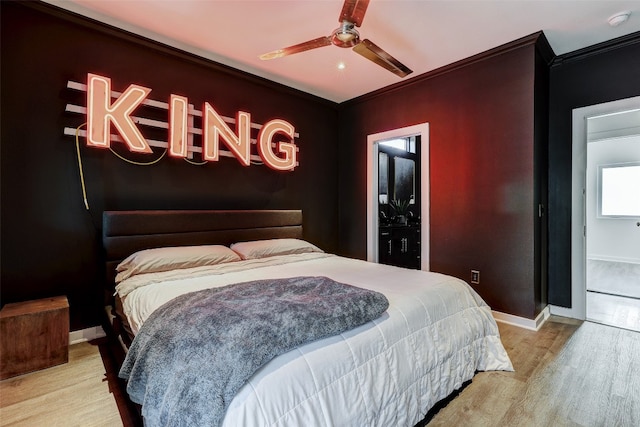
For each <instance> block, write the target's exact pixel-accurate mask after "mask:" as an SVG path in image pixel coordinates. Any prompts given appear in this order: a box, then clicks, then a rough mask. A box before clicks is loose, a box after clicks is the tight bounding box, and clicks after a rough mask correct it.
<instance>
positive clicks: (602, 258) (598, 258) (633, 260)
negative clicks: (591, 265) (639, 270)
mask: <svg viewBox="0 0 640 427" xmlns="http://www.w3.org/2000/svg"><path fill="white" fill-rule="evenodd" d="M587 259H588V260H589V259H590V260H594V261H610V262H624V263H627V264H640V258H630V257H619V256H609V255H597V254H596V255H587Z"/></svg>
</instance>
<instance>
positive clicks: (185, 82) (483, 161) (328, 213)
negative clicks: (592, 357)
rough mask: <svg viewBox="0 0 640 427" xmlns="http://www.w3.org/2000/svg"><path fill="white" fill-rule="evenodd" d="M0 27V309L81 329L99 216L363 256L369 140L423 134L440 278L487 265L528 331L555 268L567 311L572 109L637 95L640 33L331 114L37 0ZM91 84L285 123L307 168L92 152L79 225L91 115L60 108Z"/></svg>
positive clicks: (8, 9) (442, 79)
mask: <svg viewBox="0 0 640 427" xmlns="http://www.w3.org/2000/svg"><path fill="white" fill-rule="evenodd" d="M0 19H1V22H0V24H1V25H0V32H1V33H0V37H1V38H0V48H1V53H2V61H1V64H0V67H1V68H0V71H1V76H0V79H1V80H0V84H1V89H2V94H1V104H0V107H1V112H2V114H1V131H0V132H1V133H0V137H1V140H0V149H1V151H0V154H1V158H0V162H1V163H0V167H1V169H0V173H1V182H0V185H1V195H2V200H1V212H0V213H1V218H0V220H1V229H0V232H1V247H0V251H1V253H0V256H1V275H2V277H1V280H2V282H1V284H0V290H1V294H0V299H1V303H2V304H5V303H7V302H13V301H21V300H28V299H35V298H41V297H48V296H54V295H67V296H68V297H69V300H70V306H71V328H72V329H74V330H76V329H80V328H84V327H89V326H93V325H96V324H98V323H99V322H100V320H101V312H102V308H101V306H102V301H103V287H102V277H103V271H102V259H103V257H102V249H101V242H100V233H101V230H100V227H101V215H102V211H103V210H106V209H112V210H118V209H266V208H272V209H287V208H295V209H302V210H303V212H304V230H305V237H306V238H307V239H308V240H310V241H312V242H313V243H315V244H317V245H318V246H320V247H321V248H323V249H325V250H327V251H330V252H337V253H339V254H342V255H347V256H353V257H356V258H365V257H366V218H365V217H366V200H365V197H366V180H367V177H366V164H365V163H366V150H367V147H366V136H367V135H368V134H372V133H377V132H382V131H387V130H390V129H395V128H399V127H405V126H409V125H414V124H417V123H422V122H429V124H430V135H429V139H430V162H431V164H430V169H431V177H430V178H431V200H430V202H431V241H430V246H431V267H432V269H433V270H435V271H440V272H443V273H447V274H452V275H454V276H458V277H461V278H463V279H465V280H468V279H469V277H468V276H469V273H470V270H471V269H472V268H473V269H479V270H480V271H481V284H480V286H478V287H477V288H476V289H477V290H478V291H479V293H480V294H481V295H482V296H483V297H484V298H485V299H486V300H487V302H488V303H489V304H490V305H491V306H492V307H493V308H494V309H496V310H499V311H504V312H507V313H510V314H515V315H519V316H523V317H527V318H533V317H534V316H535V315H536V314H537V313H539V312H540V310H541V309H542V307H543V306H544V305H545V304H546V302H547V285H546V279H547V274H546V269H547V265H548V302H550V303H552V304H556V305H561V306H569V305H570V301H571V271H570V247H571V242H570V223H571V182H570V177H571V110H572V109H573V108H577V107H583V106H586V105H591V104H596V103H601V102H607V101H611V100H616V99H621V98H626V97H630V96H637V95H640V79H639V78H638V76H640V33H636V34H634V35H631V36H627V37H625V38H623V39H620V40H616V41H613V42H610V43H607V44H606V45H601V46H594V47H592V48H589V49H586V50H583V51H579V52H575V53H572V54H568V55H563V56H562V57H559V58H557V59H556V60H555V61H554V62H553V65H552V66H551V67H550V68H549V66H548V60H549V55H550V52H549V51H548V47H547V46H546V42H545V40H544V37H543V36H541V35H540V34H536V35H532V36H531V37H527V38H524V39H521V40H517V41H515V42H513V43H509V44H508V45H505V46H501V47H499V48H496V49H493V50H491V51H489V52H486V53H484V54H481V55H478V56H476V57H473V58H469V59H467V60H464V61H461V62H460V63H456V64H452V65H451V66H447V67H444V68H443V69H440V70H436V71H435V72H431V73H427V74H426V75H422V76H416V77H413V78H411V79H407V80H403V81H401V82H400V83H399V84H397V85H393V86H390V87H388V88H385V89H383V90H381V91H377V92H374V93H372V94H368V95H365V96H363V97H360V98H357V99H354V100H351V101H348V102H346V103H343V104H341V105H337V104H335V103H332V102H329V101H326V100H323V99H320V98H317V97H314V96H312V95H309V94H306V93H303V92H300V91H296V90H293V89H291V88H287V87H285V86H282V85H279V84H277V83H274V82H271V81H268V80H265V79H261V78H258V77H255V76H252V75H249V74H246V73H243V72H240V71H238V70H234V69H231V68H228V67H225V66H222V65H220V64H217V63H214V62H211V61H208V60H205V59H202V58H198V57H196V56H194V55H191V54H187V53H184V52H182V51H179V50H177V49H173V48H169V47H167V46H164V45H161V44H159V43H155V42H152V41H149V40H147V39H144V38H142V37H139V36H135V35H133V34H129V33H126V32H124V31H121V30H117V29H113V28H111V27H108V26H107V25H104V24H102V23H99V22H95V21H92V20H90V19H87V18H84V17H79V16H76V15H74V14H72V13H69V12H66V11H62V10H60V9H58V8H56V7H53V6H50V5H47V4H44V3H40V2H7V1H2V2H0ZM89 72H92V73H97V74H102V75H105V76H109V77H111V78H112V84H113V89H114V90H120V91H121V90H124V89H125V88H126V87H127V86H128V85H129V84H131V83H137V84H141V85H143V86H146V87H149V88H151V89H152V92H151V94H150V98H152V99H160V100H162V99H164V100H168V97H169V95H170V94H171V93H176V94H180V95H185V96H188V97H189V100H190V101H191V102H192V103H194V104H195V105H196V106H198V108H200V107H201V105H202V104H203V103H204V102H205V101H208V102H210V103H211V104H212V105H213V106H214V107H215V108H216V110H217V111H218V112H219V113H220V114H222V115H226V116H233V115H235V113H236V112H237V111H239V110H243V111H248V112H250V113H251V114H252V121H254V122H257V123H264V122H266V121H268V120H270V119H272V118H275V117H281V118H284V119H286V120H288V121H289V122H290V123H292V124H293V125H294V126H295V127H296V131H297V132H299V133H300V137H299V138H298V139H297V141H296V142H297V143H298V145H299V149H300V151H299V162H300V166H299V167H298V168H297V169H296V170H295V171H293V172H285V173H282V172H276V171H273V170H271V169H268V168H267V167H265V166H250V167H243V166H241V165H240V164H239V163H238V162H237V161H236V160H235V159H228V158H223V159H221V160H220V162H218V163H216V164H209V165H207V166H201V167H198V166H193V165H189V164H187V163H186V162H184V161H183V160H178V159H172V158H165V159H162V160H161V161H160V162H159V163H157V164H156V165H154V166H148V167H141V166H133V165H130V164H127V163H124V162H122V161H120V160H119V159H117V158H116V157H115V156H113V155H112V154H111V153H110V152H108V151H105V150H97V149H91V148H87V147H85V146H84V144H82V146H81V152H82V158H83V162H84V167H85V178H86V183H87V190H88V199H89V204H90V206H91V209H90V211H89V212H87V211H86V210H85V209H84V205H83V202H82V198H81V186H80V179H79V174H78V168H77V162H76V156H75V143H74V139H73V138H72V137H69V136H65V135H63V129H64V127H76V126H78V125H80V124H81V123H82V122H83V120H84V118H83V117H82V116H81V115H77V114H71V113H66V112H65V105H66V104H68V103H74V104H79V105H84V99H83V96H84V95H83V94H82V93H79V92H75V91H72V90H69V89H67V88H66V84H67V81H68V80H75V81H79V82H84V81H86V75H87V73H89ZM161 119H162V117H161ZM159 138H161V137H159ZM547 138H548V144H547ZM123 153H124V154H127V152H126V151H123ZM156 154H157V155H159V154H160V150H156ZM136 159H137V160H148V157H143V156H138V157H136ZM547 198H548V205H547ZM540 203H541V204H543V205H547V209H546V213H547V215H546V216H545V217H544V218H543V219H540V218H538V217H537V205H538V204H540ZM547 222H548V227H549V229H548V232H547V231H546V227H547ZM547 248H548V251H549V252H548V257H547V255H546V251H547Z"/></svg>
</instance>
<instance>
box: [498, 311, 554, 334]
mask: <svg viewBox="0 0 640 427" xmlns="http://www.w3.org/2000/svg"><path fill="white" fill-rule="evenodd" d="M491 314H492V315H493V318H494V319H495V320H496V322H500V323H506V324H509V325H513V326H517V327H519V328H524V329H529V330H531V331H538V330H539V329H540V328H541V327H542V325H544V323H545V322H546V321H547V319H548V318H549V316H550V315H551V314H550V312H549V306H546V307H545V308H544V309H543V310H542V311H541V312H540V314H538V316H537V317H536V318H535V319H534V320H531V319H527V318H525V317H520V316H514V315H513V314H507V313H502V312H500V311H495V310H491Z"/></svg>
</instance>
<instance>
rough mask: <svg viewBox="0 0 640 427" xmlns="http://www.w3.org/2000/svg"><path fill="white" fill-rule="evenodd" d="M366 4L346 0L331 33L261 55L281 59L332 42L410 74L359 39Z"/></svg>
mask: <svg viewBox="0 0 640 427" xmlns="http://www.w3.org/2000/svg"><path fill="white" fill-rule="evenodd" d="M367 6H369V0H345V2H344V5H343V6H342V12H340V18H339V19H338V22H339V23H340V26H339V27H338V28H336V29H335V30H333V32H332V33H331V35H330V36H327V37H319V38H317V39H313V40H309V41H307V42H304V43H300V44H296V45H293V46H289V47H285V48H282V49H278V50H274V51H273V52H269V53H265V54H264V55H260V59H262V60H267V59H275V58H282V57H283V56H287V55H292V54H294V53H300V52H304V51H306V50H311V49H316V48H319V47H324V46H329V45H332V44H333V45H335V46H338V47H344V48H347V47H353V50H354V52H356V53H358V54H360V55H362V56H364V57H365V58H367V59H368V60H370V61H373V62H375V63H376V64H378V65H380V66H381V67H383V68H386V69H387V70H389V71H391V72H392V73H394V74H396V75H397V76H400V77H405V76H407V75H408V74H411V73H412V72H413V71H412V70H410V69H409V68H408V67H407V66H406V65H404V64H402V63H401V62H400V61H398V60H397V59H395V58H394V57H393V56H391V55H389V54H388V53H387V52H385V51H384V50H382V49H381V48H380V47H378V46H377V45H375V44H374V43H373V42H372V41H370V40H368V39H364V40H360V34H359V33H358V31H357V30H356V29H355V27H360V25H362V20H363V19H364V14H365V12H366V11H367Z"/></svg>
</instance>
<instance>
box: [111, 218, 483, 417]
mask: <svg viewBox="0 0 640 427" xmlns="http://www.w3.org/2000/svg"><path fill="white" fill-rule="evenodd" d="M276 238H297V239H301V238H303V233H302V211H301V210H148V211H105V212H104V214H103V228H102V243H103V247H104V251H105V261H106V280H107V281H106V283H107V285H106V286H107V293H108V295H109V296H110V297H111V303H113V297H112V295H113V289H114V286H115V283H114V278H115V273H116V272H115V268H116V266H117V265H118V263H120V261H122V260H123V259H124V258H126V257H127V256H129V255H131V254H132V253H134V252H136V251H139V250H143V249H151V248H157V247H166V246H189V245H206V244H221V245H225V246H229V245H230V244H232V243H235V242H241V241H250V240H262V239H276ZM112 307H113V306H112ZM110 311H112V312H113V313H114V315H115V316H113V318H112V319H111V320H110V321H109V324H108V325H105V326H107V327H108V329H107V330H108V333H109V334H113V335H112V336H113V337H120V339H118V340H117V341H119V342H120V344H119V345H118V347H119V346H120V345H123V346H124V347H125V348H126V347H128V345H129V344H130V340H129V339H128V338H129V337H128V335H127V333H126V330H127V328H126V327H124V329H123V324H122V319H120V318H119V316H118V315H117V314H116V313H115V311H114V310H110ZM119 350H120V353H119V354H117V353H118V352H116V354H113V355H114V357H115V358H116V363H117V365H118V366H120V365H121V363H122V361H123V360H124V353H122V352H121V351H122V348H119ZM469 383H471V381H468V382H467V383H465V384H464V385H463V388H464V387H465V386H466V385H468V384H469ZM123 387H124V386H123ZM458 393H459V391H456V392H454V393H452V395H451V396H450V397H448V398H446V399H444V400H443V401H441V402H439V403H438V404H436V406H434V407H433V408H432V409H431V410H430V411H429V413H427V415H426V416H425V418H424V419H423V420H422V421H420V422H419V423H418V424H416V426H415V427H421V426H423V425H425V424H426V423H427V422H428V421H429V420H430V419H431V418H432V417H433V416H434V415H435V414H436V413H437V412H438V410H440V409H441V408H442V407H444V406H446V404H447V403H448V402H449V401H450V400H451V399H453V398H454V397H455V396H456V395H457V394H458ZM123 394H124V395H125V396H126V392H123ZM126 400H127V402H126V405H128V406H129V407H130V408H132V409H131V410H132V411H133V413H137V416H138V417H140V420H141V419H142V417H141V412H140V406H139V405H137V404H133V403H132V402H131V401H130V400H129V399H128V398H127V399H126Z"/></svg>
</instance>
